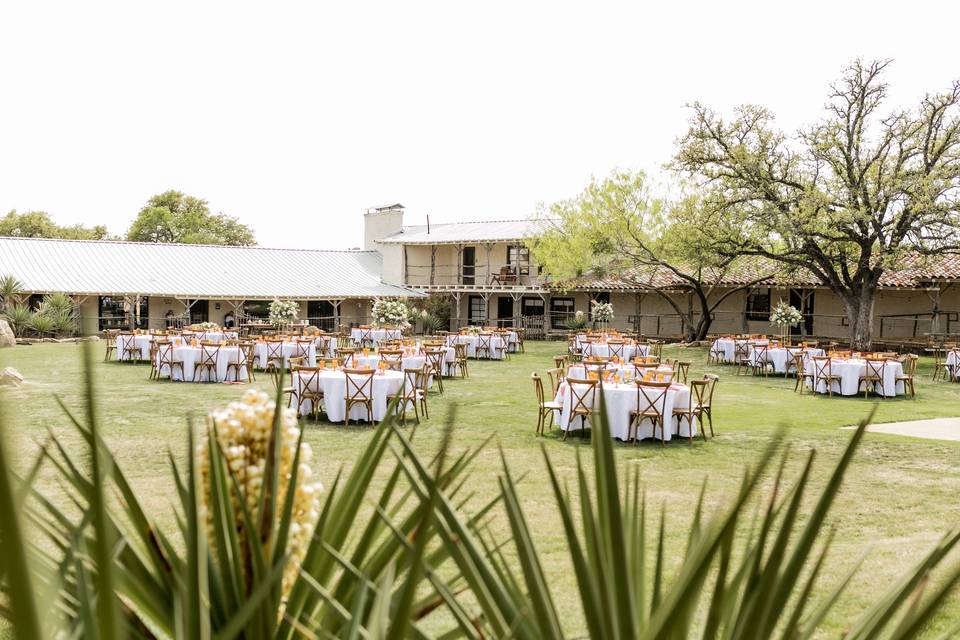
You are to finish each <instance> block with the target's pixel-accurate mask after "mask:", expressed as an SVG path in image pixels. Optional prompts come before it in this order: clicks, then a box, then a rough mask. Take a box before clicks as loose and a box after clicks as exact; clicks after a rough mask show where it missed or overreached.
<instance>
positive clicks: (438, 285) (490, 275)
mask: <svg viewBox="0 0 960 640" xmlns="http://www.w3.org/2000/svg"><path fill="white" fill-rule="evenodd" d="M536 272H537V268H536V267H532V266H528V265H509V264H492V265H490V266H489V267H488V266H487V265H486V264H482V265H481V264H478V265H474V266H472V267H471V266H463V265H455V264H454V265H450V264H436V265H433V266H431V265H407V274H406V280H405V284H406V286H408V287H414V288H418V289H436V290H445V289H447V290H457V289H460V290H467V289H503V290H508V291H509V290H511V289H538V288H540V287H542V286H543V285H544V283H545V278H543V277H542V276H539V275H537V273H536Z"/></svg>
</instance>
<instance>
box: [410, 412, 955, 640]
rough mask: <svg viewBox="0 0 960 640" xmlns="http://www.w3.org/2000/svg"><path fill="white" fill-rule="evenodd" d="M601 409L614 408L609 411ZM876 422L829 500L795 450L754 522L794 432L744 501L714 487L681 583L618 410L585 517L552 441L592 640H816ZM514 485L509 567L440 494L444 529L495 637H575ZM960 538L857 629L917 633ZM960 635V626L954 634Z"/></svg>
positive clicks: (859, 434)
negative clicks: (844, 491) (728, 500)
mask: <svg viewBox="0 0 960 640" xmlns="http://www.w3.org/2000/svg"><path fill="white" fill-rule="evenodd" d="M600 413H601V414H603V410H602V407H601V412H600ZM868 421H869V419H868V420H865V421H864V422H863V423H862V424H861V425H860V426H859V428H858V429H857V430H856V432H855V433H854V435H853V437H852V439H851V441H850V444H849V445H848V447H847V449H846V451H845V452H844V454H843V456H842V457H841V459H840V461H839V462H838V463H837V466H836V468H835V470H834V471H833V473H832V475H831V477H830V480H829V481H828V483H827V485H826V486H825V487H823V489H821V490H820V492H819V495H817V496H812V495H808V489H809V480H810V473H811V470H812V465H813V461H814V458H815V452H813V451H811V452H810V454H809V455H808V456H807V460H806V463H805V465H804V467H803V470H802V472H801V473H800V477H799V478H798V479H797V481H796V483H795V485H794V486H793V487H789V488H788V487H786V486H785V480H784V477H783V473H784V468H785V463H786V459H787V458H786V456H787V454H786V453H784V454H783V458H782V459H781V462H780V464H779V468H778V470H777V472H776V479H775V482H774V487H773V490H772V492H771V494H770V496H769V498H768V499H767V506H766V509H765V510H764V511H763V514H762V515H761V516H760V517H759V518H756V517H754V518H749V517H748V515H747V512H748V510H749V503H750V501H751V500H752V499H760V497H759V496H758V495H757V493H758V487H759V480H760V479H761V477H763V474H764V472H765V470H767V468H768V467H769V466H770V465H771V463H772V461H773V459H774V457H775V451H776V449H777V446H778V443H779V441H780V437H777V438H775V439H774V441H773V442H772V443H771V445H770V446H769V447H768V449H767V450H766V452H765V453H764V454H763V455H762V457H761V458H760V461H759V462H758V463H757V464H756V465H755V466H754V467H753V468H752V469H749V470H747V471H746V473H745V474H744V477H743V481H742V483H741V485H740V489H739V492H738V494H737V497H736V498H735V500H734V501H733V502H732V504H731V505H729V506H728V507H725V508H723V509H721V510H719V511H718V512H717V513H715V514H713V515H712V516H710V517H709V518H707V517H706V515H705V514H704V513H703V509H702V505H703V503H704V494H703V493H701V495H700V500H699V503H698V506H697V509H696V511H695V513H694V514H693V524H692V528H691V530H690V532H689V535H688V536H687V543H688V546H687V553H686V554H685V557H684V561H683V564H682V566H681V567H680V570H679V571H678V573H677V574H676V576H675V577H674V578H673V579H672V580H669V581H668V579H667V577H666V576H665V571H664V568H663V550H664V548H665V546H666V545H667V544H675V543H676V540H677V539H678V536H676V535H671V534H670V533H669V532H667V531H666V530H665V528H664V517H663V515H661V519H660V527H659V529H658V530H656V531H651V530H650V525H649V523H648V517H647V513H646V512H647V506H646V500H645V498H644V496H643V491H642V489H641V481H640V477H639V471H635V472H634V474H633V475H632V476H626V478H625V481H621V479H620V477H619V474H618V473H617V465H616V459H615V455H614V445H613V440H612V439H611V437H610V433H609V429H608V426H607V422H606V419H605V418H603V417H601V419H599V420H597V424H596V425H595V429H594V432H593V433H592V435H591V443H592V450H593V482H592V483H591V482H590V478H589V474H588V472H587V470H586V469H585V468H584V465H583V464H582V463H581V460H580V458H579V456H578V458H577V474H576V476H575V477H574V478H572V481H573V482H574V484H575V488H576V490H577V491H578V493H579V498H580V510H579V513H575V512H574V510H573V509H572V508H571V506H570V505H571V502H572V501H571V495H570V490H569V489H568V488H567V487H566V482H565V481H564V480H561V478H560V476H559V474H558V473H557V470H556V469H555V468H554V466H553V464H552V463H551V461H550V458H549V456H548V455H547V452H546V448H545V446H544V445H541V446H544V458H545V460H546V464H547V471H548V477H549V483H550V486H551V487H552V490H553V494H554V497H555V501H556V504H557V509H558V510H559V513H560V517H561V520H562V522H563V527H564V531H565V533H566V538H567V545H568V549H569V553H570V559H571V563H572V567H573V571H574V573H575V575H576V578H577V585H578V587H579V598H578V599H579V601H580V602H581V603H582V607H583V619H584V620H585V622H586V626H587V629H588V631H589V634H590V636H591V637H594V638H651V639H652V638H677V639H681V638H691V637H702V638H711V639H712V638H772V637H777V638H785V639H787V638H789V639H802V638H810V637H812V636H813V635H814V634H815V633H816V632H817V631H818V627H819V625H820V624H821V623H822V621H823V620H824V618H825V616H826V615H827V614H828V613H829V611H830V609H831V607H832V606H833V605H834V604H835V603H836V602H837V600H838V598H839V597H840V596H841V594H842V592H843V590H844V588H845V587H846V585H847V583H848V581H849V580H850V578H851V577H852V575H853V573H854V572H855V571H856V568H854V569H853V570H852V571H851V573H850V575H848V576H847V577H846V578H845V579H844V580H842V581H841V582H840V583H839V584H837V585H834V587H833V590H832V591H831V592H830V595H828V596H827V597H826V598H824V599H823V600H822V601H820V602H816V603H814V602H811V599H810V593H811V591H812V589H813V587H814V585H815V583H816V580H817V577H818V575H819V573H820V570H821V569H822V567H823V564H824V562H825V561H826V558H827V554H828V552H829V550H830V543H831V539H832V534H830V533H827V534H826V535H823V532H824V531H828V528H827V515H828V512H829V509H830V506H831V505H832V503H833V501H834V499H835V498H836V496H837V494H838V492H839V490H840V486H841V483H842V481H843V477H844V474H845V473H846V472H847V470H848V468H849V465H850V461H851V460H852V459H853V456H854V453H855V451H856V449H857V446H858V445H859V443H860V441H861V440H862V438H863V436H864V433H865V429H866V425H867V422H868ZM399 439H400V441H401V442H403V443H404V445H405V447H407V453H408V457H409V456H410V454H412V449H411V448H410V446H409V443H408V442H407V441H406V439H405V438H404V437H403V436H402V434H401V435H400V436H399ZM409 459H411V460H414V459H413V458H412V457H410V458H409ZM408 472H409V473H411V474H416V475H417V477H418V478H419V480H420V482H422V483H423V484H424V486H425V487H426V488H427V489H432V482H431V480H430V477H429V474H428V472H427V469H426V468H425V467H422V466H419V467H418V466H417V465H415V464H414V465H411V467H410V469H409V471H408ZM621 484H622V485H623V486H622V487H621ZM500 489H501V491H500V497H501V500H502V502H503V504H504V508H505V510H506V514H507V517H508V519H509V522H510V528H511V531H512V538H513V541H514V546H515V553H516V556H517V558H518V560H517V561H512V562H508V561H506V560H505V559H504V558H505V554H503V553H500V552H496V553H491V551H492V550H494V549H495V546H496V543H491V542H490V541H489V538H488V539H487V540H485V539H484V537H482V536H475V535H472V534H471V533H470V532H469V531H467V530H466V529H464V528H463V527H460V526H459V525H458V519H457V514H456V510H455V509H454V508H453V506H452V505H451V504H449V503H445V502H443V501H442V493H441V494H440V495H441V501H440V503H439V504H440V506H441V509H440V512H439V513H438V518H439V519H440V523H441V526H439V527H438V531H439V532H440V537H441V538H442V540H443V541H444V544H445V545H447V547H448V548H449V549H450V554H451V556H452V557H453V558H454V560H455V561H456V562H457V565H458V567H459V568H460V570H461V572H462V573H463V579H464V580H465V581H466V583H467V584H468V585H469V587H470V593H471V594H472V595H473V596H474V597H475V598H476V599H477V601H478V603H479V606H480V607H481V609H482V611H483V620H484V623H485V633H484V634H483V635H486V636H492V637H505V636H510V637H515V638H562V637H565V635H567V632H566V631H565V630H564V628H563V625H562V623H561V617H560V615H559V611H558V610H557V608H556V605H555V604H554V601H553V594H552V593H551V589H550V585H549V583H548V581H547V579H546V576H545V573H544V570H543V567H542V566H541V563H540V559H539V556H538V553H537V550H536V546H535V544H534V539H535V535H534V532H533V531H532V530H531V529H530V526H529V525H528V523H527V520H526V517H525V516H524V513H523V508H522V500H521V498H520V496H519V495H518V493H517V490H516V480H515V478H514V474H513V473H512V471H511V469H510V465H509V464H508V463H507V461H506V459H503V474H502V476H501V478H500ZM805 499H808V500H812V502H813V504H814V507H813V511H812V513H810V514H809V515H807V517H806V520H805V522H802V521H801V518H800V515H801V509H800V507H801V504H802V503H803V501H804V500H805ZM664 513H665V512H664ZM578 520H579V523H578V522H577V521H578ZM745 520H751V522H750V529H749V530H750V531H751V532H752V533H751V534H750V535H749V537H748V540H747V542H746V544H745V545H743V548H742V549H740V550H739V551H737V538H736V536H737V533H738V531H739V530H740V527H741V525H742V524H743V523H744V521H745ZM648 539H651V540H652V541H653V542H654V543H655V545H654V546H655V548H656V553H655V555H654V556H653V557H649V556H648V551H647V544H646V542H647V540H648ZM958 541H960V531H954V532H951V533H948V534H946V535H944V536H943V538H941V540H940V542H939V543H938V544H937V545H935V546H934V548H933V549H931V550H930V551H929V552H927V554H926V555H925V556H924V557H923V558H922V559H921V560H920V562H919V563H918V564H917V565H916V567H915V568H914V569H913V570H912V571H910V572H909V573H908V574H907V575H905V576H903V577H902V578H901V579H900V580H899V581H897V582H896V583H894V584H893V585H892V586H891V588H890V589H889V591H888V592H887V593H886V594H885V595H884V596H883V597H882V598H881V599H880V600H879V601H877V603H876V604H875V605H874V606H873V607H872V608H871V609H869V610H868V611H866V612H864V614H863V615H862V616H861V617H860V618H859V619H857V620H851V621H849V625H848V626H849V632H848V633H847V634H846V636H845V637H847V638H858V639H861V638H862V639H867V638H877V637H886V638H912V637H914V636H915V635H916V634H917V633H918V632H919V631H921V630H922V629H923V627H924V625H925V624H926V623H927V622H928V621H929V620H930V618H931V617H932V616H933V614H934V613H935V612H936V611H937V609H938V608H939V607H940V606H941V605H942V604H943V603H944V601H945V599H946V598H947V596H948V594H949V592H950V590H951V589H953V588H954V587H955V586H956V584H957V582H958V581H960V566H957V565H956V564H955V565H954V566H952V567H951V568H949V569H948V570H945V571H944V575H943V576H941V578H942V580H941V581H940V583H939V584H938V585H937V586H936V587H933V586H931V576H932V572H933V570H934V569H935V568H936V567H937V566H938V565H939V564H940V563H941V562H942V561H943V559H944V558H945V557H946V556H947V554H948V553H949V552H950V551H951V550H952V549H953V548H954V547H956V545H957V543H958ZM957 633H960V626H958V627H957V628H956V629H955V630H953V631H952V632H951V634H948V635H947V636H946V637H954V636H953V634H957Z"/></svg>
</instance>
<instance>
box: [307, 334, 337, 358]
mask: <svg viewBox="0 0 960 640" xmlns="http://www.w3.org/2000/svg"><path fill="white" fill-rule="evenodd" d="M313 344H314V346H315V347H316V350H317V356H318V357H321V358H335V357H336V356H337V336H333V335H330V336H317V337H316V338H314V339H313ZM324 347H325V348H324Z"/></svg>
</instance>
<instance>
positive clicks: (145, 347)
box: [114, 334, 183, 361]
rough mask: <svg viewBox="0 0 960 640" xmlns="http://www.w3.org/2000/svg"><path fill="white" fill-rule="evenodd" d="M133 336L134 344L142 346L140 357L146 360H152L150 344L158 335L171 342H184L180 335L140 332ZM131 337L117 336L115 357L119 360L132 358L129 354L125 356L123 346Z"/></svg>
mask: <svg viewBox="0 0 960 640" xmlns="http://www.w3.org/2000/svg"><path fill="white" fill-rule="evenodd" d="M132 337H133V343H134V346H136V347H139V348H140V358H139V359H140V360H146V361H149V360H150V345H151V343H153V339H154V338H157V337H159V338H165V339H167V340H169V341H170V343H171V344H180V343H182V342H183V340H181V338H180V336H153V335H150V334H138V335H135V336H132ZM130 338H131V336H117V338H116V340H115V341H114V345H115V346H116V354H115V355H114V358H116V359H117V360H130V359H131V356H129V355H128V356H126V357H124V353H123V346H124V345H123V341H124V340H129V339H130ZM134 357H135V356H134Z"/></svg>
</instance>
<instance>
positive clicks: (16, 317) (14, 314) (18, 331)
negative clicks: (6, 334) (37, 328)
mask: <svg viewBox="0 0 960 640" xmlns="http://www.w3.org/2000/svg"><path fill="white" fill-rule="evenodd" d="M4 317H5V318H6V319H7V321H8V322H9V323H10V328H11V329H13V333H14V334H15V335H16V336H17V337H20V336H22V335H23V334H24V332H26V331H27V330H28V329H29V328H30V324H31V322H32V321H33V311H31V310H30V307H28V306H27V305H25V304H14V305H11V306H9V307H7V310H6V313H4Z"/></svg>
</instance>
